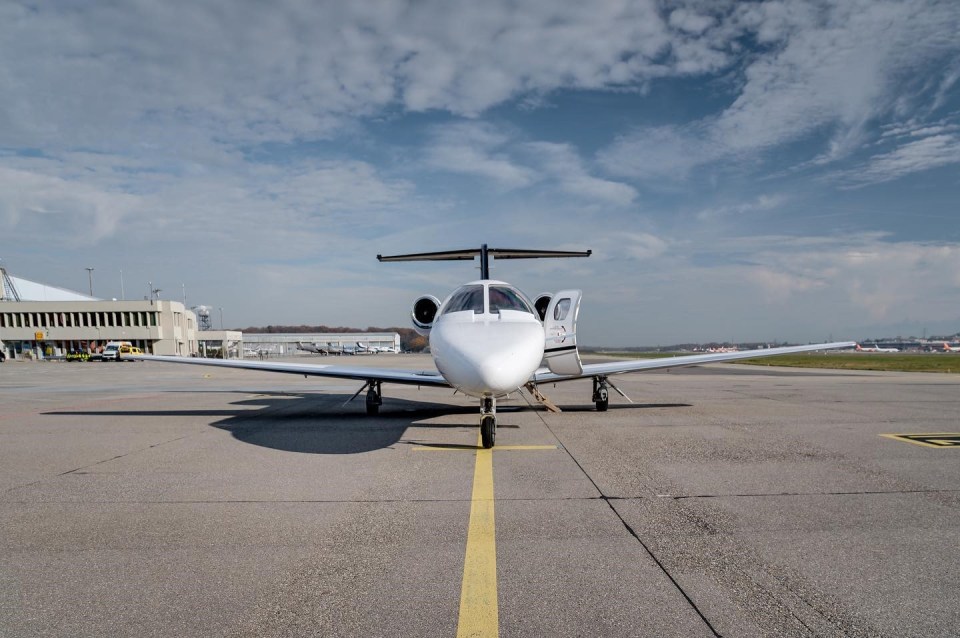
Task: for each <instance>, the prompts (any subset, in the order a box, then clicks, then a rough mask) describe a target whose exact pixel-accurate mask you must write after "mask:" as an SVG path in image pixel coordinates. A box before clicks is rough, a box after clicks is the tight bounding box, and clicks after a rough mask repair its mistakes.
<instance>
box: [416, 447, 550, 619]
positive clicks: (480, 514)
mask: <svg viewBox="0 0 960 638" xmlns="http://www.w3.org/2000/svg"><path fill="white" fill-rule="evenodd" d="M413 449H414V450H415V451H418V452H427V451H433V450H444V451H459V452H463V451H472V452H476V453H477V462H476V465H475V466H474V470H473V495H472V496H471V502H470V525H469V527H468V528H467V549H466V555H465V556H464V558H463V582H462V584H461V586H460V617H459V621H458V623H457V638H467V637H471V638H480V637H483V638H488V637H492V638H496V637H497V636H499V635H500V617H499V611H498V607H497V538H496V526H495V524H494V513H493V512H494V508H493V452H494V450H497V451H504V450H508V451H509V450H556V449H557V446H556V445H501V446H499V447H496V448H489V449H487V448H484V447H483V445H482V444H481V442H480V440H479V438H478V441H477V445H431V446H419V447H415V448H413Z"/></svg>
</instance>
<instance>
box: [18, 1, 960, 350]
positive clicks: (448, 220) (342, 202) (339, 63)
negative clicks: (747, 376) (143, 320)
mask: <svg viewBox="0 0 960 638" xmlns="http://www.w3.org/2000/svg"><path fill="white" fill-rule="evenodd" d="M957 33H960V6H958V5H957V4H956V3H955V2H922V1H903V2H882V1H873V0H870V1H862V2H836V3H832V2H756V3H724V2H712V1H711V2H628V1H618V2H599V3H588V4H584V3H579V2H555V1H543V2H525V3H514V2H499V1H491V2H484V3H475V2H433V1H423V2H413V3H410V2H391V1H387V0H382V1H379V2H363V3H360V2H357V3H341V2H297V1H286V2H275V3H260V2H241V1H231V2H225V1H224V2H164V3H157V2H130V3H122V4H121V5H119V6H117V5H115V4H114V3H109V4H107V3H97V2H92V3H83V4H74V3H41V4H39V5H36V4H33V3H19V2H7V3H4V4H3V5H0V94H2V95H3V100H0V236H2V237H3V238H4V241H3V242H2V244H0V246H2V248H0V259H2V260H3V262H2V263H3V264H4V265H5V266H6V267H7V268H8V269H9V270H10V271H11V272H13V273H14V274H16V275H19V276H21V277H26V278H28V279H35V280H41V281H44V282H46V283H50V284H55V285H59V286H64V287H70V288H74V289H77V290H81V291H83V290H86V287H87V271H86V270H85V268H86V267H87V266H92V267H94V268H96V270H95V272H94V293H95V294H96V295H98V296H102V297H119V296H120V292H121V291H120V271H121V270H122V271H123V278H124V284H125V293H126V296H127V298H140V297H142V296H143V295H145V294H146V291H147V282H148V281H152V282H153V283H154V285H155V286H156V287H159V288H162V289H163V291H164V292H163V293H161V296H165V297H169V298H176V299H180V298H181V297H182V291H183V290H184V288H185V289H186V295H187V302H188V304H189V305H196V304H206V305H210V306H213V307H222V308H223V309H224V310H223V312H224V319H225V323H226V324H227V325H228V326H232V327H245V326H250V325H266V324H302V323H306V324H317V323H325V324H328V325H351V326H357V327H365V326H368V325H378V326H386V325H408V323H409V309H410V305H411V303H412V301H413V299H415V298H416V297H417V296H419V295H421V294H425V293H430V294H434V295H437V296H439V297H443V296H444V295H445V294H446V293H447V292H449V290H450V289H451V288H452V287H454V286H456V285H457V284H458V283H460V282H462V281H464V280H467V279H471V278H473V277H474V276H475V275H476V271H475V270H474V269H471V268H470V267H469V266H467V265H466V264H436V263H425V264H389V265H388V264H380V263H378V262H377V261H376V259H375V256H376V254H377V253H383V254H390V253H400V252H415V251H426V250H444V249H455V248H465V247H470V246H478V245H479V244H480V243H484V242H485V243H488V244H490V245H491V246H499V247H509V248H542V249H574V250H579V249H588V248H589V249H592V250H593V251H594V256H593V257H591V258H590V259H587V260H551V261H539V262H504V263H503V264H501V265H495V266H494V270H493V274H494V276H497V277H499V278H502V279H506V280H508V281H511V282H514V283H516V284H518V285H520V286H521V287H522V288H523V289H524V290H526V291H527V292H528V293H530V294H531V295H535V294H537V293H540V292H543V291H555V290H559V289H562V288H569V287H576V288H582V289H583V290H584V293H585V295H584V302H583V307H582V310H581V325H580V333H581V340H582V341H583V342H584V343H587V344H591V345H632V344H635V345H640V344H644V345H656V344H667V343H675V342H681V341H708V340H721V341H722V340H737V341H742V340H791V341H807V340H820V339H827V338H831V337H832V338H835V339H840V338H855V339H861V338H865V337H869V336H873V335H895V334H908V333H913V334H917V335H920V334H922V333H923V332H924V331H927V332H928V333H931V334H932V333H948V332H949V333H952V332H956V331H957V330H960V210H958V205H957V201H958V195H960V38H957V37H956V34H957Z"/></svg>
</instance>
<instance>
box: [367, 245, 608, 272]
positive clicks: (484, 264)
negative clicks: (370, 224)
mask: <svg viewBox="0 0 960 638" xmlns="http://www.w3.org/2000/svg"><path fill="white" fill-rule="evenodd" d="M592 254H593V251H592V250H585V251H574V250H526V249H522V248H488V247H487V245H486V244H484V245H483V246H481V247H480V248H467V249H465V250H444V251H440V252H433V253H411V254H409V255H377V260H378V261H462V260H467V259H473V258H474V257H480V272H481V279H489V278H490V257H496V258H497V259H544V258H550V257H589V256H590V255H592Z"/></svg>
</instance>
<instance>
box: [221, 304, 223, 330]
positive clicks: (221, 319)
mask: <svg viewBox="0 0 960 638" xmlns="http://www.w3.org/2000/svg"><path fill="white" fill-rule="evenodd" d="M220 330H223V307H222V306H221V307H220Z"/></svg>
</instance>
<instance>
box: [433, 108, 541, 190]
mask: <svg viewBox="0 0 960 638" xmlns="http://www.w3.org/2000/svg"><path fill="white" fill-rule="evenodd" d="M509 141H510V140H509V138H508V137H507V136H506V135H504V134H502V133H500V132H498V131H496V130H495V129H494V127H492V126H490V125H486V124H482V123H478V122H465V123H459V124H450V125H444V126H438V127H435V128H434V130H433V135H432V141H431V142H430V144H429V145H428V146H427V148H426V149H425V159H426V163H427V165H428V166H429V167H430V168H433V169H434V170H440V171H447V172H452V173H461V174H464V175H474V176H478V177H483V178H485V179H490V180H493V181H494V182H496V183H498V184H499V185H500V186H501V187H503V188H506V189H513V188H521V187H524V186H529V185H530V184H531V183H533V182H534V181H535V180H536V179H538V177H539V176H538V175H537V173H536V172H535V171H533V170H532V169H530V168H527V167H525V166H522V165H520V164H518V163H516V162H515V161H514V160H513V159H512V158H511V157H510V155H509V153H508V152H507V144H508V142H509Z"/></svg>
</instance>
